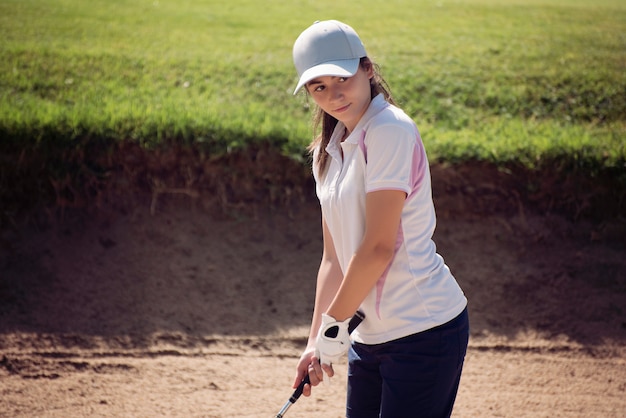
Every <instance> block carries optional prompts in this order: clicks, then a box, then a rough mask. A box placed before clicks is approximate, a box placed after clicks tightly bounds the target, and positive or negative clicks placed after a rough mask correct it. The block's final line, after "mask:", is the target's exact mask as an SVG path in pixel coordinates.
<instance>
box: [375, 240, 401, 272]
mask: <svg viewBox="0 0 626 418" xmlns="http://www.w3.org/2000/svg"><path fill="white" fill-rule="evenodd" d="M395 252H396V251H395V248H394V247H393V246H390V245H385V244H377V245H375V246H374V247H373V248H372V252H371V256H372V258H373V259H374V260H376V262H377V263H380V264H381V265H383V266H384V267H387V266H388V265H389V263H391V261H392V260H393V256H394V255H395Z"/></svg>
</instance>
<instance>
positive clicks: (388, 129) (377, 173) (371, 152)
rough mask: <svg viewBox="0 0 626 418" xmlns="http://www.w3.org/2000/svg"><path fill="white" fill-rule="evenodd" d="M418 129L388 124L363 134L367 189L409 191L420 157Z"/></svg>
mask: <svg viewBox="0 0 626 418" xmlns="http://www.w3.org/2000/svg"><path fill="white" fill-rule="evenodd" d="M418 138H419V134H418V133H417V128H415V127H414V126H412V125H409V124H393V123H388V124H384V125H379V126H376V127H374V128H372V129H370V130H369V131H368V132H367V133H366V135H365V137H364V145H365V149H366V152H367V169H366V170H367V171H366V179H365V188H366V192H368V193H369V192H373V191H377V190H402V191H404V192H406V193H407V194H410V193H411V190H412V184H413V178H412V177H413V175H414V167H415V166H416V164H417V165H418V166H419V165H421V164H419V161H415V159H416V158H418V159H419V158H421V157H420V153H418V152H416V151H417V149H418V145H419V144H418Z"/></svg>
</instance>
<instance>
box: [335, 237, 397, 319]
mask: <svg viewBox="0 0 626 418" xmlns="http://www.w3.org/2000/svg"><path fill="white" fill-rule="evenodd" d="M392 258H393V250H392V249H388V248H381V247H368V246H361V248H359V250H358V251H357V252H356V254H355V255H354V257H352V260H351V261H350V265H349V266H348V270H347V272H346V275H345V277H344V279H343V281H342V283H341V286H340V287H339V289H338V290H337V292H336V294H335V297H334V298H333V300H332V301H331V302H330V304H329V305H328V308H327V309H326V311H325V312H326V313H327V314H328V315H330V316H332V317H333V318H335V319H336V320H337V321H343V320H345V319H347V318H350V317H352V315H354V313H355V312H356V311H357V309H358V308H359V306H360V305H361V303H362V302H363V300H365V298H366V297H367V295H368V293H369V292H370V291H371V290H372V289H373V288H374V286H375V285H376V282H377V281H378V279H379V278H380V277H381V276H382V275H383V273H384V272H385V270H386V269H387V266H388V265H389V263H390V262H391V260H392Z"/></svg>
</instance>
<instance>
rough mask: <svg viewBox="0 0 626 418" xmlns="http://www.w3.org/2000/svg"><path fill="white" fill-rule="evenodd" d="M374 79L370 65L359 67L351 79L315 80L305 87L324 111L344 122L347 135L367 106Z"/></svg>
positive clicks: (322, 78) (321, 78) (327, 77)
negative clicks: (371, 83) (371, 81)
mask: <svg viewBox="0 0 626 418" xmlns="http://www.w3.org/2000/svg"><path fill="white" fill-rule="evenodd" d="M373 76H374V71H373V69H372V66H371V65H368V66H365V67H364V66H359V70H358V71H357V73H356V74H355V75H354V76H352V77H335V76H323V77H318V78H315V79H313V80H311V81H309V82H308V83H307V84H306V88H307V90H308V92H309V94H310V95H311V97H312V98H313V100H314V101H315V103H317V105H318V106H319V107H320V108H321V109H322V110H323V111H324V112H326V113H328V114H329V115H331V116H332V117H334V118H335V119H337V120H338V121H340V122H343V124H344V125H346V129H347V130H348V132H352V130H353V129H354V128H355V127H356V125H357V123H358V122H359V120H360V119H361V116H363V114H364V113H365V111H366V110H367V107H368V106H369V104H370V101H371V92H370V79H371V78H372V77H373Z"/></svg>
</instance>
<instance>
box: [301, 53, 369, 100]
mask: <svg viewBox="0 0 626 418" xmlns="http://www.w3.org/2000/svg"><path fill="white" fill-rule="evenodd" d="M360 61H361V60H360V58H355V59H350V60H339V61H329V62H325V63H323V64H319V65H316V66H315V67H311V68H309V69H308V70H306V71H305V72H303V73H302V75H301V76H300V80H299V81H298V85H297V86H296V89H295V90H294V91H293V94H294V95H295V94H296V93H298V91H299V90H300V89H301V88H302V86H304V85H305V84H306V83H308V82H309V81H311V80H313V79H314V78H317V77H324V76H334V77H352V76H353V75H355V74H356V72H357V71H358V69H359V62H360Z"/></svg>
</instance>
